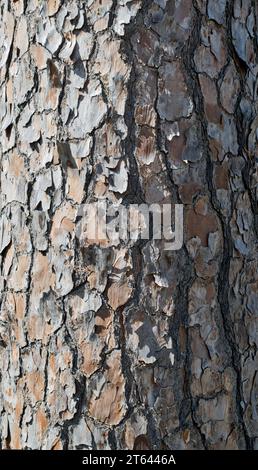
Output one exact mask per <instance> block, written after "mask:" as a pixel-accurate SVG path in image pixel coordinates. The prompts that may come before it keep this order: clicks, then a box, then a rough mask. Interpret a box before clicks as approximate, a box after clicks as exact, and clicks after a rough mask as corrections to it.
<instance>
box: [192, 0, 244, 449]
mask: <svg viewBox="0 0 258 470" xmlns="http://www.w3.org/2000/svg"><path fill="white" fill-rule="evenodd" d="M194 8H195V10H196V15H195V25H194V28H193V32H192V36H191V38H190V41H189V44H188V47H187V49H188V53H187V49H186V50H185V54H184V56H183V57H184V65H185V69H186V71H187V73H188V78H190V82H189V83H190V84H191V85H192V90H193V94H192V96H193V102H194V107H195V112H196V115H197V116H198V118H199V121H200V123H201V127H202V134H203V144H204V149H205V155H206V175H207V186H208V190H209V195H210V202H211V205H212V207H213V209H214V211H215V213H216V214H217V216H218V218H219V220H220V224H221V228H222V233H223V245H224V246H223V253H222V259H221V265H220V271H219V275H218V301H219V305H220V311H221V316H222V323H223V327H224V333H225V335H224V337H225V340H227V343H228V346H229V348H230V352H231V363H232V367H233V369H234V371H235V374H236V410H237V414H238V420H239V425H240V427H241V429H242V432H243V436H244V438H245V443H246V448H247V449H251V448H252V443H251V440H250V438H249V436H248V432H247V429H246V426H245V421H244V411H243V408H242V406H241V402H243V390H242V382H241V357H240V353H239V350H238V347H237V339H236V337H235V333H234V325H233V322H232V320H231V318H230V305H229V298H228V294H229V290H230V286H229V271H230V260H231V259H232V254H233V242H232V237H231V231H230V226H229V221H228V220H227V218H226V217H225V216H224V215H223V214H222V213H221V210H220V204H219V201H218V200H217V196H216V190H215V187H214V181H213V168H214V164H213V162H212V158H211V154H210V148H209V138H208V133H207V122H206V118H205V114H204V107H203V96H202V92H201V88H200V85H199V79H198V74H197V72H196V71H195V64H194V59H193V57H194V51H195V49H196V47H197V46H198V45H199V43H200V28H201V15H200V12H199V10H198V6H197V5H196V2H195V1H194Z"/></svg>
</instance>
